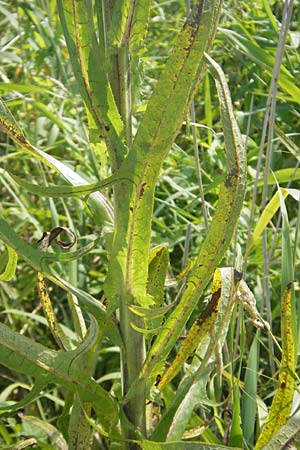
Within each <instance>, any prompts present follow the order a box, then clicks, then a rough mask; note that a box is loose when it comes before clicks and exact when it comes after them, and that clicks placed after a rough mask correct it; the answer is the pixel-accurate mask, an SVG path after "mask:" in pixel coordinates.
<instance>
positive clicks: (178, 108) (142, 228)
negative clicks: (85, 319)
mask: <svg viewBox="0 0 300 450" xmlns="http://www.w3.org/2000/svg"><path fill="white" fill-rule="evenodd" d="M219 6H220V2H219V1H218V0H211V1H208V2H206V3H205V8H204V5H203V2H202V1H197V2H196V3H195V6H194V8H193V9H192V12H191V14H190V16H189V17H188V19H187V21H186V24H185V26H184V27H183V29H182V31H181V32H180V33H179V35H178V39H177V42H176V44H175V46H174V48H173V51H172V53H171V55H170V57H169V59H168V61H167V63H166V66H165V68H164V70H163V72H162V74H161V76H160V78H159V80H158V82H157V84H156V86H155V90H154V92H153V94H152V96H151V98H150V100H149V103H148V106H147V110H146V112H145V114H144V116H143V119H142V121H141V123H140V126H139V128H138V131H137V133H136V135H135V138H134V142H133V144H132V148H131V149H130V151H129V153H128V156H127V158H126V159H125V161H124V163H123V166H124V167H125V168H126V169H125V172H126V173H127V172H129V171H130V170H131V172H132V174H133V179H134V183H135V189H132V186H126V190H125V189H124V186H123V185H122V186H120V187H119V190H118V186H116V195H120V198H122V199H123V201H122V204H121V205H120V211H119V222H120V223H119V224H118V226H117V230H116V233H115V240H114V247H113V249H112V255H111V261H110V269H109V274H108V277H107V279H106V282H105V292H106V295H107V297H108V299H109V300H110V302H111V308H112V309H114V308H115V307H116V306H117V298H118V295H119V287H120V280H126V283H127V285H128V286H129V289H130V292H131V295H132V296H133V299H134V300H133V301H134V303H135V304H139V305H140V306H144V307H146V306H147V305H148V300H149V298H148V299H147V295H146V289H147V272H148V254H149V249H150V236H151V211H152V210H153V201H154V191H155V186H156V181H157V178H158V175H159V172H160V168H161V165H162V163H163V161H164V160H165V157H166V155H167V153H168V151H169V150H170V148H171V145H172V143H173V141H174V139H175V137H176V135H177V133H178V131H179V128H180V126H181V124H182V121H183V119H184V117H185V114H186V111H187V110H188V107H189V102H190V101H191V99H192V97H193V95H194V94H195V91H196V88H197V86H196V84H197V82H198V81H199V79H200V72H201V69H202V68H203V65H204V62H203V53H204V51H205V50H206V49H207V48H208V47H209V45H210V40H211V39H212V35H213V34H214V30H215V27H216V23H217V18H218V8H219ZM128 211H131V214H130V218H129V220H128ZM122 222H124V223H122Z"/></svg>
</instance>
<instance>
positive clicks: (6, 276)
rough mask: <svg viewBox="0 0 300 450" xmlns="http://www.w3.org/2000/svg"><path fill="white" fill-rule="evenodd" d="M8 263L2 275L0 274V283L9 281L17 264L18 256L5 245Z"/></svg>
mask: <svg viewBox="0 0 300 450" xmlns="http://www.w3.org/2000/svg"><path fill="white" fill-rule="evenodd" d="M6 248H7V255H8V261H7V264H6V267H5V270H4V272H3V273H1V274H0V281H10V280H11V279H12V278H13V277H14V275H15V273H16V268H17V262H18V255H17V253H16V252H15V250H14V249H12V248H11V247H10V246H9V245H6Z"/></svg>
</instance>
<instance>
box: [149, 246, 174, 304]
mask: <svg viewBox="0 0 300 450" xmlns="http://www.w3.org/2000/svg"><path fill="white" fill-rule="evenodd" d="M168 266H169V251H168V249H167V248H166V247H165V246H164V245H158V246H157V247H154V248H153V249H152V250H151V252H150V256H149V267H148V285H147V292H148V294H149V295H150V296H151V297H153V299H154V301H155V304H156V305H158V306H161V305H162V304H163V303H164V288H165V281H166V276H167V270H168Z"/></svg>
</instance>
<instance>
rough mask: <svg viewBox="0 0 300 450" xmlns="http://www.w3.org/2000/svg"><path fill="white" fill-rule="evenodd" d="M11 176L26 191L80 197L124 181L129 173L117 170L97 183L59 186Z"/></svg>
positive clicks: (44, 194)
mask: <svg viewBox="0 0 300 450" xmlns="http://www.w3.org/2000/svg"><path fill="white" fill-rule="evenodd" d="M10 175H11V177H12V178H13V179H14V180H15V182H16V183H18V184H19V185H20V186H22V187H23V188H25V189H26V190H27V191H28V192H31V193H32V194H36V195H41V196H43V197H53V198H55V197H56V198H68V197H82V196H87V195H90V194H92V193H93V192H96V191H99V190H100V189H103V188H106V187H108V186H111V185H112V184H115V183H118V182H121V181H124V180H127V181H128V180H129V181H130V180H131V179H130V175H128V176H126V175H125V174H124V176H123V175H122V173H121V174H119V172H117V173H115V174H114V175H112V176H111V177H108V178H106V179H105V180H102V181H98V182H97V183H91V184H83V185H81V186H80V185H79V186H68V185H60V186H57V185H56V186H53V185H50V186H40V185H39V184H32V183H28V182H27V181H25V180H23V179H22V178H20V177H17V176H16V175H13V174H10Z"/></svg>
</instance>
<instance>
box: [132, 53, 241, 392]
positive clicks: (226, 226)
mask: <svg viewBox="0 0 300 450" xmlns="http://www.w3.org/2000/svg"><path fill="white" fill-rule="evenodd" d="M206 61H207V62H208V64H209V68H210V70H211V72H212V73H213V75H214V78H215V81H216V86H217V90H218V96H219V101H220V107H221V117H222V123H223V127H224V128H223V129H224V140H225V147H226V159H227V177H226V179H225V180H224V184H223V186H222V187H221V190H220V195H219V201H218V205H217V208H216V211H215V214H214V217H213V221H212V223H211V226H210V228H209V231H208V234H207V236H206V238H205V240H204V242H203V244H202V246H201V248H200V251H199V254H198V256H197V258H196V260H195V262H194V264H193V267H192V268H191V270H190V273H189V276H188V278H187V283H186V289H185V291H184V293H183V295H182V297H181V300H180V302H179V304H178V306H177V308H176V309H175V310H174V311H173V313H171V314H170V316H169V317H168V319H167V320H166V323H165V327H164V329H163V330H162V332H161V333H160V334H159V335H158V336H157V338H156V340H155V342H154V344H153V345H152V347H151V349H150V352H149V354H148V356H147V360H146V362H145V365H144V368H143V370H142V373H141V378H145V379H147V381H148V382H149V383H150V382H151V381H153V380H154V379H155V378H156V376H157V373H159V372H158V371H159V370H160V367H161V360H164V359H165V356H166V355H167V354H168V352H169V351H170V350H171V348H172V347H173V345H174V344H175V342H176V340H177V339H178V337H179V335H180V333H181V332H182V329H183V326H184V324H185V323H186V321H187V320H188V318H189V316H190V314H191V312H192V310H193V309H194V307H195V305H196V304H197V302H198V300H199V298H200V296H201V294H202V293H203V290H204V289H205V287H206V285H207V283H208V281H209V279H210V278H211V276H212V274H213V272H214V270H215V269H216V267H217V265H218V263H219V261H220V260H221V258H222V257H223V255H224V253H225V251H226V249H227V248H228V246H229V244H230V241H231V239H232V235H233V232H234V230H235V227H236V224H237V221H238V219H239V215H240V212H241V209H242V205H243V200H244V193H245V186H246V154H245V148H244V144H243V140H242V136H241V134H240V131H239V128H238V125H237V123H236V120H235V118H234V114H233V109H232V103H231V99H230V93H229V90H228V86H227V82H226V79H225V76H224V73H223V72H222V70H221V68H220V66H218V64H217V63H216V62H214V61H213V60H212V59H211V58H210V57H209V56H208V55H206ZM216 249H217V250H216Z"/></svg>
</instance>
